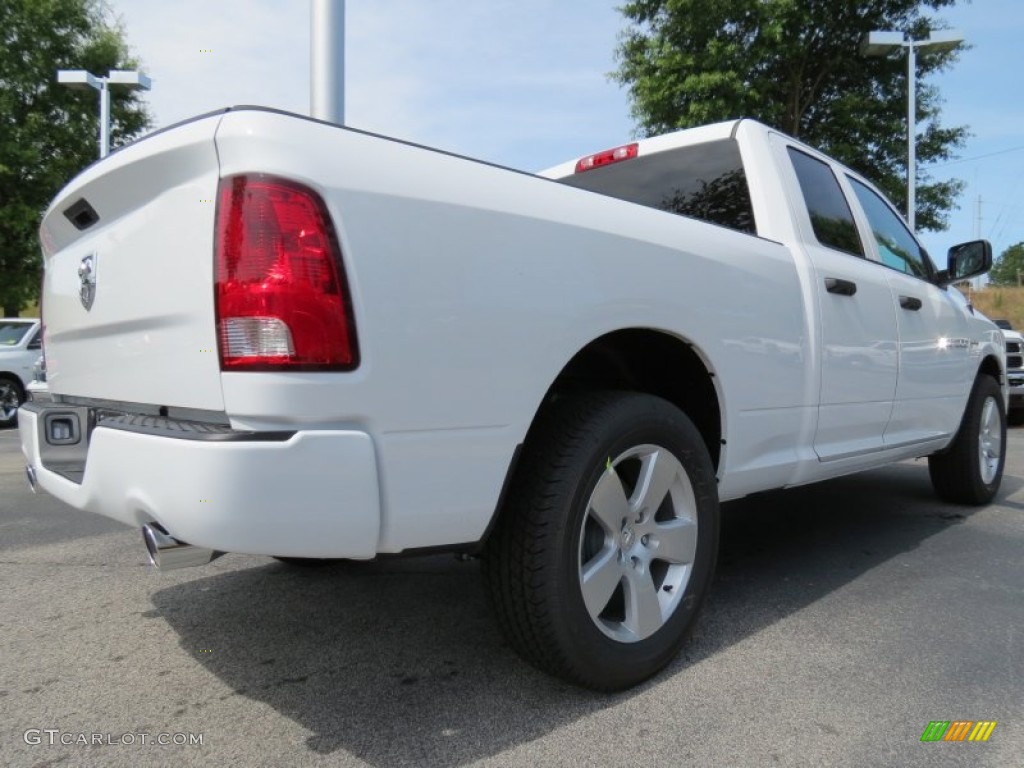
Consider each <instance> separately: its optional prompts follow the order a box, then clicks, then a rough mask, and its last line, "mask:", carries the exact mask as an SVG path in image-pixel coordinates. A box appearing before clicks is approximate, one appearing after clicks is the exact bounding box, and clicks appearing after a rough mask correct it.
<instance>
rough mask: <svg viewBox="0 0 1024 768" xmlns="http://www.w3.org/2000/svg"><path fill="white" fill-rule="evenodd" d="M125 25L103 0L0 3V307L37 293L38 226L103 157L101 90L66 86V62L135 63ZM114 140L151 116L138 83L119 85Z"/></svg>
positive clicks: (114, 96)
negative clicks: (135, 87) (62, 76)
mask: <svg viewBox="0 0 1024 768" xmlns="http://www.w3.org/2000/svg"><path fill="white" fill-rule="evenodd" d="M137 66H138V61H137V60H136V59H135V58H133V57H132V56H131V55H130V53H129V50H128V45H127V43H126V42H125V37H124V31H123V29H122V28H121V26H120V24H119V23H118V22H116V21H115V20H113V19H112V18H111V16H110V14H109V12H108V11H107V9H106V7H105V6H104V5H103V4H102V3H101V2H100V0H3V2H0V307H2V308H3V312H4V316H10V315H16V314H17V313H18V312H19V311H21V309H22V308H23V307H25V306H26V305H28V304H29V303H31V302H32V301H33V300H35V299H36V297H37V296H38V294H39V281H40V275H41V268H42V264H41V261H40V256H39V241H38V228H39V221H40V218H41V214H42V213H43V211H44V210H45V209H46V206H47V205H48V204H49V202H50V200H51V198H53V196H54V195H55V194H56V193H57V192H58V191H59V190H60V188H61V187H62V186H63V185H64V184H65V183H67V181H68V180H69V179H71V177H72V176H74V175H75V174H76V173H78V172H79V171H80V170H82V169H83V168H84V167H85V166H87V165H88V164H89V163H91V162H92V161H93V160H95V159H96V157H97V154H98V150H97V135H98V131H99V128H98V115H99V104H98V94H97V92H96V91H94V90H93V89H91V88H90V89H89V90H88V91H87V92H84V93H83V92H80V91H75V90H72V89H70V88H67V87H66V86H62V85H58V84H57V81H56V78H57V70H58V69H86V70H88V71H90V72H93V73H95V74H99V75H106V73H107V72H108V71H109V70H111V69H136V68H137ZM111 117H112V125H111V146H115V147H116V146H119V145H121V144H124V143H125V142H127V141H129V140H131V139H132V138H133V137H135V136H136V135H138V134H139V133H140V132H141V131H142V130H144V129H145V128H147V127H148V126H149V124H150V120H149V116H148V113H147V112H146V109H145V105H144V103H143V102H142V101H141V100H140V98H139V96H138V95H137V94H136V93H135V92H133V91H127V90H126V89H113V90H111Z"/></svg>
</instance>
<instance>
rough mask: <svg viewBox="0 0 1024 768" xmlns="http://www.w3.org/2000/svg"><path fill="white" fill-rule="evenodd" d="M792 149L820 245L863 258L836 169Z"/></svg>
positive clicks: (792, 155)
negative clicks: (834, 170) (836, 175)
mask: <svg viewBox="0 0 1024 768" xmlns="http://www.w3.org/2000/svg"><path fill="white" fill-rule="evenodd" d="M788 149H789V158H790V160H791V161H792V163H793V170H794V171H796V177H797V180H798V181H799V182H800V191H801V192H802V193H803V196H804V203H805V204H806V205H807V212H808V213H809V214H810V215H811V227H812V228H813V229H814V236H815V237H816V238H817V239H818V242H819V243H821V244H822V245H825V246H828V247H829V248H835V249H836V250H837V251H845V252H846V253H852V254H853V255H854V256H860V257H862V258H863V257H864V245H863V243H861V241H860V235H858V234H857V224H856V223H855V222H854V220H853V213H851V212H850V205H849V203H847V202H846V197H845V196H844V195H843V190H842V189H841V188H840V187H839V182H838V181H837V180H836V177H835V174H834V173H832V169H831V168H829V166H828V165H827V164H826V163H823V162H821V160H818V159H817V158H814V157H811V156H810V155H808V154H805V153H803V152H801V151H800V150H798V149H794V148H793V147H789V148H788Z"/></svg>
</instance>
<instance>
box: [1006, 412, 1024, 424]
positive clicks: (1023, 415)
mask: <svg viewBox="0 0 1024 768" xmlns="http://www.w3.org/2000/svg"><path fill="white" fill-rule="evenodd" d="M1006 421H1007V423H1009V425H1010V426H1011V427H1019V426H1020V425H1021V424H1024V408H1014V409H1012V410H1011V411H1010V412H1009V413H1007V414H1006Z"/></svg>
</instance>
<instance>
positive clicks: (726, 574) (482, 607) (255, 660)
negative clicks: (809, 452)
mask: <svg viewBox="0 0 1024 768" xmlns="http://www.w3.org/2000/svg"><path fill="white" fill-rule="evenodd" d="M1021 486H1022V483H1021V481H1020V480H1018V479H1017V478H1013V477H1006V478H1005V479H1004V485H1003V490H1002V493H1001V496H1003V497H1005V496H1008V495H1009V494H1011V493H1012V492H1014V491H1015V490H1018V489H1019V488H1020V487H1021ZM973 512H974V510H973V509H971V508H964V507H955V506H943V505H939V504H936V502H935V498H934V496H933V495H932V491H931V486H930V483H929V480H928V473H927V469H926V468H925V466H924V463H923V462H918V463H916V464H913V463H904V464H900V465H896V466H893V467H889V468H886V469H883V470H878V471H874V472H871V473H867V474H862V475H858V476H855V477H851V478H841V479H838V480H833V481H830V482H827V483H822V484H819V485H816V486H810V487H807V488H799V489H793V490H789V491H780V492H773V493H770V494H763V495H759V496H757V497H752V498H749V499H744V500H742V501H738V502H733V503H730V504H727V505H724V506H723V532H722V545H721V553H720V558H719V569H718V576H717V578H716V582H715V584H714V587H713V591H712V594H711V597H710V599H709V601H708V604H707V606H706V609H705V612H704V614H703V617H702V620H701V622H700V624H699V626H698V629H697V631H696V633H695V635H694V637H693V638H692V639H691V641H690V643H689V644H688V645H687V647H686V649H685V650H684V653H683V654H682V655H681V656H680V657H679V659H678V660H677V661H676V662H674V663H673V664H672V665H670V667H669V669H668V670H666V671H665V672H663V673H662V675H660V676H659V677H657V678H655V679H654V680H653V681H651V682H649V683H647V684H645V685H644V686H640V687H639V688H637V689H635V690H634V691H631V692H627V693H623V694H617V695H612V696H608V695H600V694H595V693H591V692H589V691H583V690H579V689H576V688H574V687H572V686H568V685H565V684H563V683H561V682H559V681H556V680H552V679H550V678H548V677H546V676H545V675H543V674H541V673H539V672H536V671H534V670H533V668H532V667H529V666H527V665H526V664H525V663H523V662H521V661H520V660H519V659H518V658H517V657H516V656H515V655H514V654H513V653H512V652H511V651H510V650H509V649H508V648H507V646H506V645H505V644H504V642H503V641H502V638H501V637H500V635H499V633H498V630H497V628H496V626H495V623H494V621H493V619H492V617H491V613H490V610H489V606H488V605H487V601H486V598H485V595H484V591H483V586H482V584H481V580H480V578H479V575H480V574H479V565H478V564H477V563H475V562H459V561H457V560H455V559H453V558H452V557H450V556H438V557H429V558H415V559H404V560H385V561H380V562H374V563H346V564H338V565H335V566H327V567H323V568H318V569H314V570H310V569H299V568H295V567H290V566H286V565H283V564H279V563H272V564H267V565H265V566H263V567H256V568H249V569H245V570H238V571H233V572H227V573H222V574H218V575H216V576H212V577H209V578H205V579H198V580H195V581H192V582H188V583H185V584H180V585H177V586H174V587H169V588H166V589H163V590H160V591H158V592H156V593H155V594H154V595H153V597H152V599H153V602H154V604H155V607H156V609H157V612H158V613H159V614H160V615H161V616H162V617H163V618H164V619H166V621H167V622H168V623H169V624H170V626H171V627H172V628H173V629H174V630H175V631H176V632H177V633H178V634H179V636H180V638H181V640H180V642H181V645H182V647H183V648H186V649H188V650H189V652H190V653H192V654H193V655H194V657H195V658H196V660H197V661H198V662H199V663H201V664H203V665H204V667H205V668H206V669H208V670H209V671H210V672H212V673H214V674H215V675H217V676H218V677H219V678H220V679H221V680H223V681H224V683H225V684H226V685H228V686H229V687H230V688H231V689H232V690H233V692H234V693H233V694H231V695H238V696H245V697H248V698H250V699H253V700H255V701H259V702H263V703H265V704H267V705H269V706H271V707H273V708H274V709H275V710H276V711H277V712H280V713H281V714H283V715H285V716H287V717H288V718H291V719H292V720H294V721H295V722H296V723H298V724H300V725H301V726H302V727H304V728H306V729H308V730H309V731H311V732H312V733H313V735H312V736H310V737H308V739H307V741H306V746H307V748H308V749H309V750H311V751H313V752H315V753H321V754H326V753H331V752H334V751H336V750H339V749H341V750H345V751H346V752H347V753H349V754H351V755H353V756H355V757H357V758H359V759H361V760H364V761H366V762H368V763H371V764H373V765H376V766H382V767H383V766H388V767H390V766H396V765H416V766H432V765H462V764H465V763H469V762H472V761H474V760H479V759H481V758H486V757H491V756H494V755H496V754H499V753H501V752H503V751H505V750H508V749H512V748H514V747H516V746H517V745H520V744H526V743H529V742H531V741H534V740H536V739H538V738H540V737H542V736H544V735H545V734H547V733H549V732H552V731H554V730H557V729H558V728H560V727H561V726H564V725H566V724H570V723H573V722H575V721H577V720H579V719H581V718H583V717H585V716H586V715H587V714H589V713H591V712H593V711H595V710H599V709H605V708H608V707H614V706H615V705H616V704H617V703H619V702H621V701H624V700H626V699H628V698H630V697H632V696H635V695H637V694H638V693H641V692H643V691H647V690H650V689H652V688H654V687H656V686H658V685H659V681H662V682H663V681H664V680H666V679H667V678H668V677H669V676H673V675H677V674H686V669H687V667H688V666H690V665H695V664H699V663H701V662H702V661H703V660H705V659H707V658H709V657H711V656H713V655H714V654H715V653H716V652H718V651H719V650H722V649H725V648H728V647H730V646H732V645H734V644H736V643H738V642H740V641H742V640H743V639H744V638H746V637H748V636H749V635H751V634H753V633H756V632H758V631H759V630H761V629H763V628H765V627H767V626H769V625H771V624H772V623H774V622H776V621H778V620H780V619H783V618H785V617H786V616H788V615H790V614H791V613H794V612H796V611H799V610H800V609H802V608H804V607H806V606H807V605H809V604H811V603H813V602H814V601H816V600H819V599H820V598H822V597H824V596H827V595H828V594H829V593H831V592H833V591H835V590H837V589H839V588H841V587H843V586H844V585H846V584H848V583H850V582H851V581H853V580H855V579H857V578H858V577H859V576H860V575H861V574H863V573H865V572H867V571H869V570H870V569H872V568H874V567H875V566H877V565H879V564H880V563H883V562H885V561H887V560H889V559H890V558H893V557H897V556H899V555H900V554H901V553H905V552H908V551H910V550H913V549H914V548H916V547H918V546H919V545H920V544H921V542H922V541H924V540H925V539H927V538H928V537H930V536H932V535H934V534H936V533H938V532H940V531H942V530H944V529H946V528H948V527H949V526H951V525H955V524H957V523H958V522H960V521H962V520H963V519H965V518H966V517H967V516H969V515H971V514H972V513H973ZM210 647H215V648H217V649H218V651H217V653H215V654H204V653H200V652H199V650H198V649H200V648H210ZM674 706H676V707H687V706H697V703H688V702H679V701H677V702H676V703H675V705H674Z"/></svg>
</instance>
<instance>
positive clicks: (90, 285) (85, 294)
mask: <svg viewBox="0 0 1024 768" xmlns="http://www.w3.org/2000/svg"><path fill="white" fill-rule="evenodd" d="M78 279H79V280H80V281H81V282H82V285H81V288H79V290H78V298H79V299H81V300H82V306H83V307H85V310H86V312H88V311H89V310H90V309H92V302H93V300H94V299H95V298H96V254H95V253H90V254H89V255H88V256H83V257H82V263H81V264H79V265H78Z"/></svg>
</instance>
